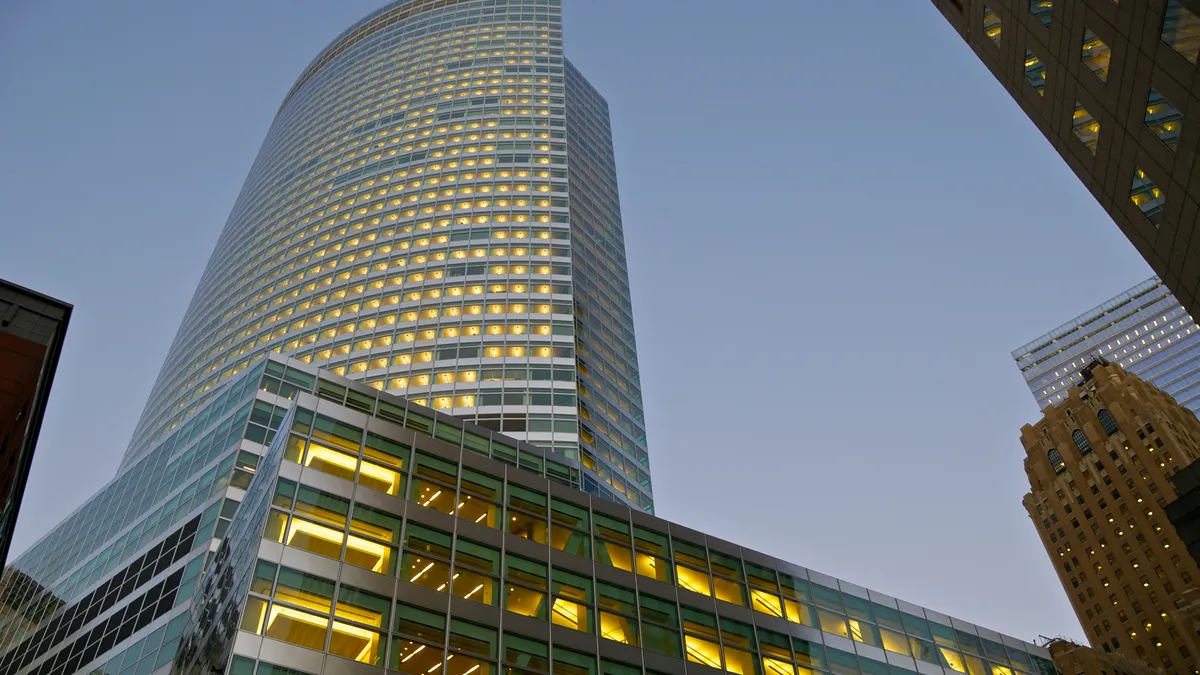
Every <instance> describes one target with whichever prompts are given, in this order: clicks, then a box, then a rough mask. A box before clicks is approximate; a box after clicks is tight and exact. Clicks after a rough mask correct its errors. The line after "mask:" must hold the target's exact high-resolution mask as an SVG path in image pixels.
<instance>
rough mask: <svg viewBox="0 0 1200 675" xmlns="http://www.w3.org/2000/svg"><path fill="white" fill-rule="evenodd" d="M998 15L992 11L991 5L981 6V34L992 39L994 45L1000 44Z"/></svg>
mask: <svg viewBox="0 0 1200 675" xmlns="http://www.w3.org/2000/svg"><path fill="white" fill-rule="evenodd" d="M1001 27H1002V26H1001V24H1000V17H999V15H997V14H996V13H995V12H993V11H992V8H991V7H988V6H987V5H984V6H983V34H984V35H986V36H988V37H989V38H991V39H992V42H994V43H995V44H996V46H997V47H998V46H1000V29H1001Z"/></svg>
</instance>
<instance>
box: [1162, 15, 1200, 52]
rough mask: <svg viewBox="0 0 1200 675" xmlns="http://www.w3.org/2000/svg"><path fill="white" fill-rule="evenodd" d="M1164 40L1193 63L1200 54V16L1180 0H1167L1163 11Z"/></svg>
mask: <svg viewBox="0 0 1200 675" xmlns="http://www.w3.org/2000/svg"><path fill="white" fill-rule="evenodd" d="M1162 41H1163V42H1165V43H1166V44H1167V45H1168V46H1169V47H1171V49H1174V50H1175V51H1176V52H1178V53H1179V54H1180V55H1181V56H1183V58H1185V59H1187V60H1188V61H1190V62H1191V63H1193V64H1194V63H1196V56H1197V55H1198V54H1200V18H1197V17H1196V15H1195V14H1193V13H1192V12H1191V10H1189V9H1188V8H1186V7H1184V6H1183V3H1182V2H1181V1H1180V0H1167V8H1166V11H1165V12H1164V13H1163V27H1162Z"/></svg>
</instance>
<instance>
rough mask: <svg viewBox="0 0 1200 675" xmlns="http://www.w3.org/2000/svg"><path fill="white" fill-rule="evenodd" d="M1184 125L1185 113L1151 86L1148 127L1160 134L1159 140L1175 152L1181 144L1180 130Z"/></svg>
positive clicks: (1148, 104) (1147, 101)
mask: <svg viewBox="0 0 1200 675" xmlns="http://www.w3.org/2000/svg"><path fill="white" fill-rule="evenodd" d="M1182 126H1183V113H1181V112H1179V109H1178V108H1176V107H1175V106H1173V105H1171V102H1170V101H1168V100H1167V98H1166V97H1165V96H1163V95H1162V94H1160V93H1158V91H1157V90H1156V89H1154V87H1151V88H1150V97H1149V98H1148V99H1147V100H1146V128H1147V129H1149V130H1150V131H1153V132H1154V135H1155V136H1158V140H1160V141H1162V142H1163V144H1164V145H1166V146H1167V147H1168V148H1170V149H1171V152H1175V146H1176V145H1178V144H1179V130H1180V128H1181V127H1182Z"/></svg>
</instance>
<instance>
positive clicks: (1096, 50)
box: [1079, 28, 1112, 82]
mask: <svg viewBox="0 0 1200 675" xmlns="http://www.w3.org/2000/svg"><path fill="white" fill-rule="evenodd" d="M1079 58H1080V60H1081V61H1083V65H1085V66H1087V67H1088V70H1090V71H1092V74H1093V75H1095V76H1096V77H1098V78H1100V81H1101V82H1108V63H1109V60H1110V59H1111V58H1112V50H1110V49H1109V48H1108V45H1106V44H1104V41H1103V40H1101V39H1100V38H1099V37H1098V36H1097V35H1096V34H1095V33H1093V32H1092V30H1091V29H1090V28H1084V29H1083V50H1082V53H1081V54H1080V56H1079Z"/></svg>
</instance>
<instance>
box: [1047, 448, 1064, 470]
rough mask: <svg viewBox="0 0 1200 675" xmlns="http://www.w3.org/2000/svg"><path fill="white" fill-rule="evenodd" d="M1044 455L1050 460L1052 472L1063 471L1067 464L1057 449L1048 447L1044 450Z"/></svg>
mask: <svg viewBox="0 0 1200 675" xmlns="http://www.w3.org/2000/svg"><path fill="white" fill-rule="evenodd" d="M1046 457H1047V458H1049V460H1050V468H1052V469H1054V473H1065V472H1066V470H1067V464H1066V462H1064V461H1063V458H1062V455H1061V454H1059V452H1058V450H1055V449H1054V448H1050V449H1049V450H1047V451H1046Z"/></svg>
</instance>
